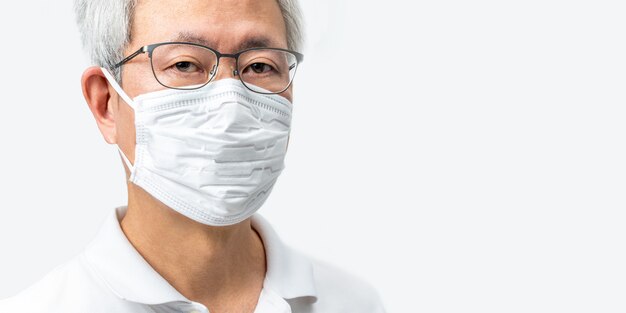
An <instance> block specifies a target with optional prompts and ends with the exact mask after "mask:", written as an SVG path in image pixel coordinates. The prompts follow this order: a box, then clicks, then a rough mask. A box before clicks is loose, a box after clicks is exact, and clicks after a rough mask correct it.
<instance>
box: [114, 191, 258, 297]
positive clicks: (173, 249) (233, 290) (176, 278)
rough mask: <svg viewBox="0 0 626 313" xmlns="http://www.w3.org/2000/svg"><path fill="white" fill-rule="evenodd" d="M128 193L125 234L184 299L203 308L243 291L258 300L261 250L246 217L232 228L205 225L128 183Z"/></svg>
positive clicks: (256, 236)
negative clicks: (256, 297)
mask: <svg viewBox="0 0 626 313" xmlns="http://www.w3.org/2000/svg"><path fill="white" fill-rule="evenodd" d="M128 195H129V196H128V210H127V212H126V215H125V216H124V218H123V219H122V221H121V227H122V230H123V231H124V234H125V235H126V237H128V240H129V241H130V242H131V243H132V245H133V246H134V247H135V249H136V250H137V251H138V252H139V253H140V254H141V255H142V256H143V257H144V259H146V261H147V262H148V263H149V264H150V265H151V266H152V267H153V268H154V269H155V270H156V272H158V273H159V274H160V275H161V276H163V278H165V279H166V280H167V281H168V282H169V283H170V284H171V285H172V286H173V287H174V288H176V290H178V291H179V292H180V293H181V294H182V295H183V296H185V297H186V298H188V299H189V300H192V301H196V302H200V303H205V304H206V303H215V302H216V301H218V299H228V298H231V299H232V298H233V297H236V296H237V295H242V294H247V293H250V294H251V295H257V296H258V294H259V293H260V291H261V289H262V287H263V280H264V278H265V272H266V267H265V266H266V265H265V251H264V248H263V242H262V241H261V238H260V237H259V235H258V234H257V233H256V231H255V230H254V229H253V228H252V226H251V223H250V219H247V220H245V221H243V222H241V223H239V224H235V225H231V226H207V225H204V224H201V223H198V222H196V221H193V220H191V219H189V218H187V217H185V216H183V215H181V214H179V213H178V212H176V211H174V210H172V209H171V208H169V207H167V206H165V205H164V204H163V203H161V202H159V201H157V200H156V199H154V198H153V197H152V196H150V195H148V194H147V193H146V192H145V191H143V189H141V188H139V187H137V186H135V185H134V184H132V183H129V184H128ZM252 298H254V296H253V297H252Z"/></svg>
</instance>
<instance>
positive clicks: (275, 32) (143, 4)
mask: <svg viewBox="0 0 626 313" xmlns="http://www.w3.org/2000/svg"><path fill="white" fill-rule="evenodd" d="M165 41H191V42H197V43H200V44H205V45H208V46H210V47H212V48H215V49H217V50H219V51H220V52H223V53H232V52H236V51H238V50H241V48H242V47H244V46H245V48H247V47H250V46H271V47H277V48H287V36H286V29H285V22H284V20H283V17H282V14H281V11H280V7H279V6H278V2H277V0H189V1H180V0H139V1H138V3H137V6H136V7H135V11H134V15H133V19H132V23H131V44H130V47H129V49H131V50H132V49H136V48H137V47H140V46H144V45H148V44H152V43H157V42H165Z"/></svg>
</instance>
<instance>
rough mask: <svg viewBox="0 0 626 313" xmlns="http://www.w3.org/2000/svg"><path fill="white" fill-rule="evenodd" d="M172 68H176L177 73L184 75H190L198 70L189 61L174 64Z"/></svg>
mask: <svg viewBox="0 0 626 313" xmlns="http://www.w3.org/2000/svg"><path fill="white" fill-rule="evenodd" d="M174 67H176V69H177V70H178V71H180V72H184V73H191V72H195V71H197V70H198V67H197V66H196V65H195V64H193V63H192V62H189V61H183V62H176V64H174Z"/></svg>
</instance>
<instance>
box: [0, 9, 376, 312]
mask: <svg viewBox="0 0 626 313" xmlns="http://www.w3.org/2000/svg"><path fill="white" fill-rule="evenodd" d="M76 12H77V19H78V25H79V28H80V32H81V34H82V39H83V43H84V45H85V48H86V49H87V51H88V52H89V54H90V55H91V58H92V60H93V62H94V63H95V64H97V65H98V66H94V67H89V68H87V69H86V70H85V72H84V74H83V77H82V89H83V94H84V96H85V99H86V101H87V104H88V105H89V108H90V110H91V112H92V113H93V116H94V117H95V120H96V123H97V125H98V128H99V129H100V131H101V133H102V135H103V137H104V139H105V141H106V142H107V143H109V144H115V145H117V147H118V148H119V150H120V155H121V157H122V160H123V161H124V162H123V164H124V165H125V170H126V174H127V177H128V205H127V206H125V207H120V208H117V209H115V210H114V211H113V210H112V212H111V215H110V217H109V218H108V219H107V221H106V222H105V223H104V225H103V226H102V227H101V229H100V231H99V233H98V235H97V237H96V238H95V239H94V240H93V241H92V243H91V244H90V245H89V246H88V247H87V248H86V249H85V250H84V251H83V252H82V253H81V254H80V255H78V256H77V257H76V258H74V259H72V260H71V261H69V262H68V263H66V264H63V265H61V266H59V267H57V268H56V269H55V270H53V271H52V272H51V273H49V274H48V275H47V276H46V277H44V278H43V279H42V280H41V281H39V282H37V283H36V284H34V285H33V286H31V287H30V288H28V289H26V290H24V291H22V292H21V293H19V294H18V295H16V296H14V297H12V298H9V299H6V300H3V301H0V312H3V313H4V312H64V313H71V312H115V313H126V312H212V313H225V312H294V313H297V312H311V313H317V312H324V313H332V312H355V313H357V312H358V313H367V312H383V311H384V309H383V307H382V305H381V303H380V300H379V298H378V296H377V293H376V292H375V291H374V290H373V289H372V288H371V287H370V286H369V285H367V284H366V283H364V282H362V281H360V280H359V279H357V278H354V277H352V276H350V275H348V274H345V273H343V272H342V271H341V270H338V269H335V268H333V267H332V266H329V265H326V264H323V263H321V262H319V261H314V260H312V259H309V258H307V257H306V256H304V255H302V254H300V253H298V252H296V251H295V250H293V249H291V248H290V247H288V246H286V245H284V244H283V243H282V242H281V241H280V239H279V238H278V237H277V236H276V234H275V233H274V231H273V230H272V228H271V226H270V224H269V223H268V222H267V221H265V220H264V219H263V218H262V217H261V216H260V215H258V214H255V212H256V210H257V209H258V208H259V207H260V206H261V205H262V204H263V202H264V200H265V198H266V197H267V196H268V194H269V193H270V191H271V189H272V187H273V185H274V182H275V181H276V179H277V177H278V175H279V174H280V172H281V170H282V167H283V158H284V155H285V152H286V150H287V142H288V139H289V130H290V123H291V101H292V98H293V94H292V90H293V86H292V82H293V78H294V75H295V72H296V69H297V66H298V64H299V63H300V62H301V61H302V59H303V56H302V55H301V54H300V53H298V52H297V50H298V49H299V48H300V45H301V37H302V36H301V21H300V20H301V18H300V15H299V10H298V5H297V3H296V2H295V0H190V1H180V0H141V1H133V0H99V1H90V0H77V2H76Z"/></svg>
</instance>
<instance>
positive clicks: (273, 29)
mask: <svg viewBox="0 0 626 313" xmlns="http://www.w3.org/2000/svg"><path fill="white" fill-rule="evenodd" d="M131 25H132V26H131V42H130V44H129V45H128V48H127V49H126V51H125V52H124V56H127V55H129V54H131V53H133V52H134V51H136V50H137V49H139V48H140V47H142V46H145V45H149V44H153V43H159V42H167V41H186V42H196V43H200V44H205V45H207V46H209V47H211V48H213V49H215V50H217V51H219V52H221V53H236V52H238V51H240V50H243V49H245V48H250V47H258V46H260V45H267V46H268V47H273V48H287V39H286V38H287V36H286V29H285V23H284V20H283V17H282V14H281V11H280V7H279V6H278V3H277V1H276V0H189V1H180V0H139V1H138V3H137V6H136V7H135V13H134V16H133V19H132V23H131ZM234 67H235V60H234V59H231V58H222V59H221V60H220V65H219V69H218V73H217V76H216V77H215V78H214V79H213V81H215V80H218V79H222V78H237V77H234V76H233V69H234ZM122 87H123V88H124V91H125V92H126V93H127V94H128V95H129V96H130V97H131V98H134V97H136V96H138V95H140V94H143V93H147V92H152V91H156V90H161V89H165V87H163V86H162V85H160V84H159V83H158V82H157V80H156V79H155V78H154V75H153V73H152V69H151V66H150V60H149V58H148V55H147V54H145V53H144V54H141V55H139V56H138V57H136V58H134V59H132V60H131V61H130V62H128V63H126V64H125V65H124V66H123V69H122ZM281 96H284V97H286V98H287V99H289V100H290V101H291V100H292V89H291V88H290V89H288V90H287V91H285V92H283V93H282V94H281ZM114 101H115V100H114ZM117 101H119V103H118V105H117V109H118V113H119V114H117V121H116V128H117V134H118V136H117V143H118V144H119V145H120V147H121V148H122V149H123V150H124V151H126V153H127V155H128V156H129V158H131V159H134V145H135V141H134V138H135V128H134V112H133V110H132V109H131V108H130V107H129V106H127V105H125V104H123V103H122V100H121V99H120V98H117Z"/></svg>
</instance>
